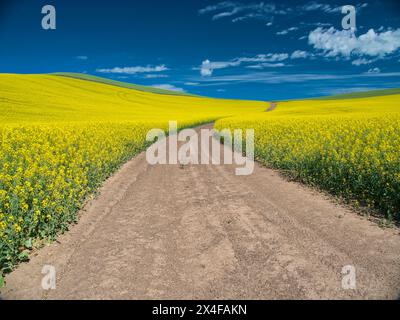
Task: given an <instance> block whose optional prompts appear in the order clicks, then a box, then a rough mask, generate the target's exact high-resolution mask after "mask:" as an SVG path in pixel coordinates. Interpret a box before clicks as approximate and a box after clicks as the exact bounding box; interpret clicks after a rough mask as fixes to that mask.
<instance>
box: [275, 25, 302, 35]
mask: <svg viewBox="0 0 400 320" xmlns="http://www.w3.org/2000/svg"><path fill="white" fill-rule="evenodd" d="M298 29H299V28H298V27H291V28H289V29H285V30H282V31H278V32H277V33H276V34H277V35H278V36H282V35H285V34H288V33H289V32H292V31H296V30H298Z"/></svg>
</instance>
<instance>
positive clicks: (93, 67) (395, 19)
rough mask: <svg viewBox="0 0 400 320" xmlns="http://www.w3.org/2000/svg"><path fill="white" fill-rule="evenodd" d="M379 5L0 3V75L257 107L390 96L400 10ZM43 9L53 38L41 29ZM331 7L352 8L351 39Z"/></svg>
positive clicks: (397, 77)
mask: <svg viewBox="0 0 400 320" xmlns="http://www.w3.org/2000/svg"><path fill="white" fill-rule="evenodd" d="M382 2H383V3H382ZM382 2H381V1H374V0H373V1H365V0H360V1H355V2H351V1H324V0H321V1H319V0H316V1H267V0H264V1H262V2H261V1H257V0H255V1H246V0H242V1H216V0H204V1H203V0H190V1H189V0H168V1H165V0H158V1H157V0H146V1H138V0H135V1H127V0H113V1H94V0H86V1H77V0H64V1H60V0H46V1H39V0H19V1H11V0H9V1H8V0H2V1H0V72H3V73H50V72H61V71H68V72H83V73H89V74H94V75H98V76H103V77H108V78H112V79H115V80H120V81H126V82H132V83H138V84H144V85H151V86H157V87H161V88H167V89H173V90H184V91H187V92H191V93H195V94H201V95H207V96H214V97H223V98H242V99H258V100H272V99H275V100H278V99H292V98H300V97H311V96H321V95H329V94H337V93H344V92H351V91H362V90H368V89H380V88H391V87H400V4H398V3H397V1H389V0H386V1H382ZM46 4H51V5H53V6H54V7H55V8H56V14H57V15H56V17H57V28H56V30H44V29H42V27H41V20H42V17H43V14H42V13H41V9H42V7H43V6H44V5H46ZM343 5H353V6H355V7H356V19H357V20H356V27H357V29H356V31H355V32H353V33H352V32H351V31H348V30H343V28H342V18H343V17H344V14H342V13H341V6H343Z"/></svg>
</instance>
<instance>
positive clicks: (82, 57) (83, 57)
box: [76, 56, 89, 60]
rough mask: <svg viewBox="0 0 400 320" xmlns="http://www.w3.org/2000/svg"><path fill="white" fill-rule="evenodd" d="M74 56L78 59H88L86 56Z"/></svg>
mask: <svg viewBox="0 0 400 320" xmlns="http://www.w3.org/2000/svg"><path fill="white" fill-rule="evenodd" d="M76 58H77V59H78V60H87V59H89V57H88V56H77V57H76Z"/></svg>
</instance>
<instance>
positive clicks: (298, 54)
mask: <svg viewBox="0 0 400 320" xmlns="http://www.w3.org/2000/svg"><path fill="white" fill-rule="evenodd" d="M309 56H311V54H310V53H308V52H307V51H302V50H296V51H293V53H292V54H291V56H290V58H291V59H305V58H308V57H309Z"/></svg>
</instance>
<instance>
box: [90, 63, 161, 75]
mask: <svg viewBox="0 0 400 320" xmlns="http://www.w3.org/2000/svg"><path fill="white" fill-rule="evenodd" d="M166 70H168V68H167V67H166V66H165V65H159V66H149V65H148V66H146V67H141V66H137V67H115V68H111V69H97V70H96V71H97V72H100V73H124V74H136V73H152V72H162V71H166Z"/></svg>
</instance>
